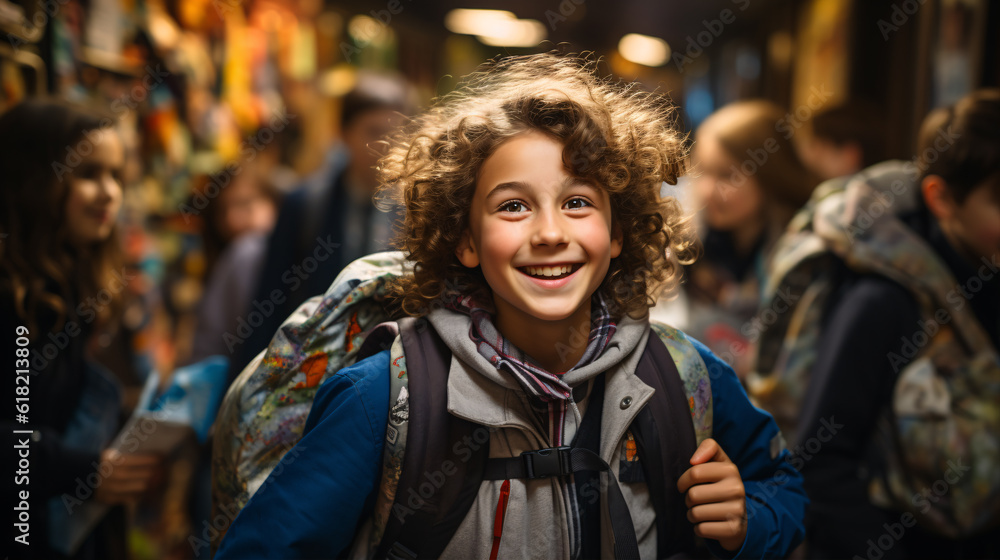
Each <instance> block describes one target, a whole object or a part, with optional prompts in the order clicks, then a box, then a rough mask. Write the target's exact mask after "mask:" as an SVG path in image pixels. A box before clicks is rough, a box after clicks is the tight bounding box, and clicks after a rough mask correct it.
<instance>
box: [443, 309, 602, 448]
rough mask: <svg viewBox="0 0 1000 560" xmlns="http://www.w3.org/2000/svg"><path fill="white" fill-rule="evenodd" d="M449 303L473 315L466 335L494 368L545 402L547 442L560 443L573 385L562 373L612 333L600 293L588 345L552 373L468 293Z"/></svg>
mask: <svg viewBox="0 0 1000 560" xmlns="http://www.w3.org/2000/svg"><path fill="white" fill-rule="evenodd" d="M448 307H449V308H450V309H454V310H455V311H459V312H461V313H465V314H466V315H469V316H470V317H471V318H472V326H471V327H470V328H469V337H470V338H471V339H472V340H473V341H474V342H475V343H476V348H477V349H478V350H479V354H480V355H481V356H483V357H484V358H486V360H487V361H489V362H490V363H491V364H493V365H494V366H495V367H496V368H497V369H500V370H504V371H506V372H507V373H509V374H510V375H512V376H513V377H514V379H516V380H517V382H518V384H519V385H520V386H521V388H522V389H524V392H525V393H526V394H528V395H531V396H533V397H535V398H538V399H540V400H541V401H542V402H544V403H546V404H547V405H548V410H549V414H548V418H549V434H548V435H549V442H550V445H553V446H560V445H565V444H564V443H563V423H564V421H565V419H566V409H567V405H568V404H569V401H570V398H571V393H572V389H571V388H570V386H569V385H567V384H566V382H564V381H563V379H562V376H563V375H565V374H566V373H567V372H568V371H573V370H574V369H577V368H580V367H583V366H585V365H587V364H589V363H590V362H592V361H594V360H595V359H596V358H597V357H598V356H600V355H601V352H603V351H604V348H605V347H606V346H607V345H608V341H609V340H611V337H612V336H613V335H614V334H615V323H614V322H613V321H612V320H611V314H610V313H609V312H608V306H607V305H606V304H605V303H604V299H603V298H602V297H601V296H600V294H594V296H593V299H592V300H591V305H590V336H589V337H588V339H587V348H586V349H585V350H584V353H583V356H582V357H581V358H580V361H579V362H577V364H576V365H575V366H573V367H572V368H570V369H569V370H567V371H566V372H562V373H551V372H549V371H546V370H545V369H544V368H542V367H541V366H539V365H538V364H535V363H533V362H532V361H531V360H530V358H528V356H526V355H525V354H524V353H523V352H522V351H521V350H520V349H518V348H517V347H516V346H514V345H513V344H511V343H510V341H508V340H507V339H506V338H504V336H503V335H502V334H500V331H499V330H497V328H496V325H494V324H493V314H492V313H491V312H490V311H489V310H488V309H487V308H486V307H484V306H483V305H480V304H479V303H478V302H476V301H474V300H473V299H472V298H471V297H469V296H461V295H457V294H456V295H455V297H453V298H450V301H449V302H448Z"/></svg>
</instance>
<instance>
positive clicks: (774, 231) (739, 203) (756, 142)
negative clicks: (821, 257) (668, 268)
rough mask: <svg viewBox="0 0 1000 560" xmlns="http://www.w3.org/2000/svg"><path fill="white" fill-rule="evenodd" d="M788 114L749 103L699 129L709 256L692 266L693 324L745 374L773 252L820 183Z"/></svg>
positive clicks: (698, 184)
mask: <svg viewBox="0 0 1000 560" xmlns="http://www.w3.org/2000/svg"><path fill="white" fill-rule="evenodd" d="M784 115H785V112H784V111H782V110H781V108H780V107H778V106H776V105H774V104H772V103H770V102H768V101H761V100H758V101H742V102H738V103H733V104H731V105H727V106H725V107H723V108H722V109H719V110H718V111H716V112H715V113H713V114H712V115H711V116H709V117H708V118H707V119H706V120H705V122H703V123H702V125H701V126H699V127H698V130H697V131H696V133H695V142H694V149H693V153H692V161H693V162H694V165H695V168H696V171H697V175H696V177H695V179H694V181H693V183H694V188H695V195H696V198H697V199H698V207H699V208H701V214H700V217H701V219H702V221H703V225H704V231H703V233H702V239H703V245H704V257H703V258H702V259H701V260H700V261H699V262H697V263H695V264H694V265H692V266H691V267H689V269H688V282H687V284H686V286H685V288H686V292H687V296H688V299H689V301H690V306H691V310H690V313H689V317H690V318H691V319H690V324H689V325H688V327H687V328H688V330H689V331H690V332H691V334H693V335H694V336H695V337H697V338H699V339H700V340H702V341H704V342H705V344H706V345H707V346H708V347H709V348H710V349H711V350H712V351H713V352H715V353H716V354H717V355H718V356H719V357H721V358H722V359H723V360H725V361H726V362H727V363H728V364H730V365H731V366H733V368H734V369H735V370H736V373H737V375H739V376H740V378H743V376H744V375H745V374H746V373H747V371H748V369H749V363H750V359H751V357H752V355H753V352H752V350H751V349H750V348H749V346H748V345H749V344H750V341H749V340H748V339H747V336H746V326H747V325H748V324H749V323H750V321H751V319H752V318H753V316H754V314H756V313H757V311H758V306H759V304H760V292H761V290H762V289H763V288H764V283H765V281H766V279H765V277H764V270H765V265H766V261H767V258H768V255H769V253H770V249H771V247H772V246H773V244H774V241H775V240H776V239H777V238H778V237H779V236H780V235H781V233H782V231H783V230H784V228H785V225H786V224H787V223H788V221H789V220H790V219H791V217H792V215H793V214H794V213H795V212H796V211H797V210H798V209H799V208H800V207H801V206H802V205H803V204H804V203H805V202H806V201H807V200H808V199H809V194H810V193H811V192H812V189H813V187H814V186H815V185H816V183H817V182H818V180H817V179H816V178H815V177H814V176H813V175H812V174H811V173H810V172H809V171H808V170H807V169H806V168H805V166H804V165H803V164H802V162H801V161H800V160H799V158H798V156H797V155H796V151H795V147H794V146H793V145H792V142H791V140H790V139H789V138H787V137H786V135H785V134H782V133H780V132H779V130H780V128H779V126H778V125H779V122H780V121H781V120H782V119H783V118H784Z"/></svg>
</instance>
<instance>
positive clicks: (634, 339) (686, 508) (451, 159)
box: [218, 55, 806, 559]
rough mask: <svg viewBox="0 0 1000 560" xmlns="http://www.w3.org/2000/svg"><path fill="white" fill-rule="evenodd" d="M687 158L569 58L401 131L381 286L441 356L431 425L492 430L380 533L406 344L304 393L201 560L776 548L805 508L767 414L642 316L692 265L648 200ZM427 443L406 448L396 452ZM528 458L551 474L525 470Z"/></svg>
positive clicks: (388, 502)
mask: <svg viewBox="0 0 1000 560" xmlns="http://www.w3.org/2000/svg"><path fill="white" fill-rule="evenodd" d="M683 156H684V149H683V143H682V139H681V137H680V136H679V134H678V133H677V132H676V130H675V128H674V127H673V123H672V113H671V112H670V109H669V106H668V104H667V103H666V101H665V100H663V99H662V98H661V97H658V96H652V95H650V94H646V93H642V92H639V91H637V90H635V89H633V88H631V87H629V86H623V85H620V84H615V83H612V82H610V81H606V80H601V79H598V78H597V77H596V75H595V69H594V65H593V63H591V62H589V61H587V60H585V59H578V58H572V57H561V56H556V55H536V56H530V57H514V58H509V59H502V60H498V61H495V62H493V63H491V64H488V65H486V66H485V67H484V69H483V71H482V72H480V73H477V74H474V75H472V76H470V77H468V78H467V80H466V82H465V84H464V85H463V87H461V88H460V89H459V90H457V91H456V92H454V93H452V94H449V95H448V96H445V97H444V98H443V99H441V100H439V101H438V102H437V103H436V104H435V106H434V107H432V108H431V109H430V110H429V111H428V112H426V113H425V114H424V115H422V116H420V117H418V118H417V119H415V120H414V121H413V123H411V125H410V126H409V127H408V128H407V129H406V130H404V131H402V132H401V133H399V134H398V135H397V136H396V137H395V138H394V139H393V140H392V141H391V143H390V149H389V151H388V153H387V155H386V156H385V157H384V158H383V159H382V160H381V163H380V170H381V173H382V177H383V181H384V183H385V185H386V188H387V189H388V190H393V191H394V192H396V193H397V194H399V195H400V196H401V197H402V198H403V201H404V203H405V206H406V210H407V212H406V219H405V225H404V228H403V233H402V237H401V240H400V245H401V248H402V249H403V252H404V254H405V255H406V257H407V259H408V260H409V261H410V262H411V263H413V267H412V273H411V274H408V275H405V276H403V277H401V278H400V281H399V283H398V284H397V285H396V287H395V289H396V291H397V295H398V296H399V298H400V302H401V306H402V308H403V309H404V310H405V311H406V312H407V313H408V314H410V315H413V316H419V317H423V318H424V319H423V320H425V321H426V324H428V325H429V326H430V327H431V329H429V330H430V332H431V334H432V338H431V340H432V342H433V344H438V343H440V345H443V346H444V347H445V348H446V349H447V352H448V356H447V359H446V361H445V362H444V364H446V365H445V367H446V368H447V375H446V376H444V378H443V381H442V383H443V384H445V385H446V387H439V388H438V389H439V390H440V391H441V395H442V399H445V397H444V396H446V399H445V400H446V407H447V411H446V415H447V416H449V417H450V418H457V419H460V420H461V421H463V422H468V423H470V424H471V425H472V426H475V427H478V429H479V431H474V432H473V433H474V434H477V435H478V434H481V433H483V434H488V438H487V441H488V444H487V443H484V442H483V441H482V440H480V439H478V438H477V439H475V440H474V441H475V442H477V443H481V444H483V445H485V446H486V449H485V451H486V455H487V456H488V459H485V467H483V468H482V470H481V471H476V470H475V469H470V470H469V471H468V472H467V473H466V474H465V475H464V476H455V475H452V476H450V477H448V476H445V475H448V474H449V473H451V472H453V471H452V470H451V468H450V467H453V466H454V465H452V464H451V463H450V462H443V463H433V464H432V467H433V466H434V465H440V467H435V468H431V469H429V470H428V471H426V482H431V481H435V482H434V485H435V486H442V487H443V488H442V492H444V493H445V494H448V493H449V492H451V493H454V492H456V491H458V493H466V491H468V493H470V495H469V501H468V506H467V508H468V509H467V511H464V510H463V511H456V510H446V511H434V512H430V513H431V515H432V517H433V518H434V519H435V520H436V521H435V523H433V524H431V525H430V526H429V527H428V529H427V530H426V531H425V532H424V533H423V534H417V535H416V536H415V538H411V539H410V540H406V541H405V542H403V540H404V539H402V538H400V540H398V541H396V542H391V543H388V542H382V541H385V539H382V538H381V534H382V533H381V530H382V529H383V528H384V527H385V526H384V525H383V524H380V523H379V521H378V520H379V516H380V512H388V511H391V512H392V515H393V516H394V517H395V518H396V520H397V521H398V522H399V523H401V524H402V525H404V529H405V525H406V524H407V523H410V524H413V523H416V521H414V520H413V519H416V517H415V518H411V519H409V520H407V518H406V515H400V512H408V511H410V510H408V509H407V508H406V507H404V506H411V507H413V508H416V509H420V508H421V504H420V503H419V500H417V501H412V500H411V501H410V502H404V500H405V499H406V497H407V492H406V491H404V489H403V484H402V482H400V481H401V480H403V479H404V478H405V476H404V477H400V475H399V472H398V471H396V472H395V477H396V478H395V483H399V485H400V486H399V489H398V492H397V487H396V484H395V483H390V484H387V483H386V480H387V478H386V477H388V480H390V481H391V480H392V474H393V473H381V474H379V471H380V470H381V467H382V447H383V437H382V436H383V434H387V432H386V426H387V422H391V423H392V424H391V426H390V427H395V426H396V423H395V422H396V421H397V418H393V419H391V420H387V418H386V416H387V411H388V410H389V408H390V399H389V398H388V393H389V386H390V382H389V380H388V378H389V377H390V376H389V375H387V372H388V371H390V370H391V371H394V372H395V371H399V373H398V376H402V375H409V376H410V377H411V381H410V383H411V386H412V385H413V384H415V383H416V382H417V379H416V378H415V377H413V376H414V373H415V372H414V368H413V367H411V368H410V370H409V373H408V374H407V372H406V371H402V370H396V369H392V368H393V367H397V368H398V367H399V366H398V363H400V360H403V359H407V358H408V359H410V360H415V358H416V356H414V355H408V354H400V352H399V345H400V344H402V345H403V346H405V335H404V337H403V341H402V342H400V339H397V342H396V343H395V344H394V346H393V349H392V350H390V351H383V352H381V353H378V354H376V355H374V356H372V357H371V358H368V359H366V360H363V361H360V362H358V363H357V364H356V365H355V366H353V367H349V368H345V369H343V370H341V371H340V372H338V373H337V374H336V375H334V376H332V377H331V378H330V379H329V380H328V381H327V382H326V383H325V384H324V385H323V386H322V387H321V389H320V391H319V393H318V395H317V397H316V405H315V407H314V408H313V410H312V412H311V413H310V417H309V420H308V421H307V424H306V432H305V435H304V436H303V438H302V440H301V442H300V444H299V445H300V446H301V447H302V448H304V449H305V450H307V451H305V452H304V453H302V454H300V455H298V456H297V457H295V459H294V460H288V461H285V460H283V461H282V464H281V471H282V472H281V475H280V476H277V475H275V474H272V476H271V477H270V478H269V479H268V481H267V482H266V483H265V484H266V486H267V488H266V491H262V492H259V493H257V494H256V495H254V496H253V498H252V499H251V500H250V502H249V503H248V504H247V506H246V508H245V509H244V510H243V511H242V512H241V513H240V515H239V517H238V518H237V519H236V521H235V523H234V524H233V526H232V527H231V528H230V531H229V533H228V535H227V537H226V539H225V540H224V541H223V543H222V548H221V549H220V552H219V556H218V557H219V558H237V557H238V558H244V557H332V556H345V555H348V554H350V555H351V556H355V557H372V556H373V555H382V553H384V552H385V551H386V550H388V551H389V556H391V557H412V558H418V557H437V556H440V557H445V558H468V557H477V558H491V559H495V558H499V557H504V558H596V557H612V556H614V557H619V558H627V557H629V558H631V557H643V558H651V557H664V556H670V555H674V554H678V553H686V554H690V553H692V552H693V551H694V550H695V546H696V545H695V536H698V537H702V538H704V539H706V544H707V546H708V548H709V549H710V550H711V551H712V552H713V553H714V554H716V555H718V556H721V557H727V558H730V557H754V558H758V557H773V556H782V555H785V554H787V553H788V552H789V551H790V550H791V549H792V547H794V546H795V545H796V544H797V542H798V541H799V540H800V539H801V536H802V525H801V522H802V516H803V511H804V507H805V503H806V500H805V497H804V495H803V493H802V490H801V479H800V477H799V476H798V474H797V472H795V471H794V469H791V468H786V464H785V458H786V457H787V451H785V450H784V449H783V448H782V447H781V445H780V436H779V435H778V430H777V427H776V426H775V424H774V422H773V420H772V419H771V418H770V416H768V415H767V414H766V413H764V412H762V411H760V410H758V409H755V408H754V407H753V406H752V405H751V404H750V403H749V401H748V399H747V397H746V395H745V393H744V392H743V390H742V388H741V386H740V384H739V382H738V381H737V379H736V377H735V375H734V374H733V372H732V370H731V369H730V368H728V366H726V365H725V364H724V363H723V362H721V361H720V360H719V359H718V358H716V357H715V356H713V355H712V354H711V352H709V351H708V350H707V349H705V347H704V346H702V345H700V344H699V343H697V342H695V341H692V340H689V339H687V338H686V337H685V336H684V335H683V333H680V332H679V331H675V330H673V329H670V328H669V327H665V326H662V325H657V326H655V327H653V328H651V325H650V322H649V320H648V309H649V306H650V304H651V302H653V301H654V300H655V298H654V297H653V296H654V295H655V294H656V292H657V290H658V289H659V288H662V287H669V285H670V284H671V283H673V282H675V281H676V277H677V275H678V272H679V261H680V260H687V259H688V258H689V256H690V254H691V248H692V240H693V238H692V233H691V232H690V228H689V227H688V225H687V223H686V221H685V220H684V218H683V216H682V215H681V214H680V212H679V207H678V205H677V203H676V201H674V200H673V199H661V198H660V196H659V191H660V186H661V184H662V182H663V181H668V182H675V181H676V177H677V175H678V174H679V173H681V172H682V170H683V169H682V163H681V162H682V160H683ZM322 307H323V306H322V305H321V306H320V308H322ZM401 328H402V327H401ZM430 346H432V344H428V345H427V346H426V347H425V348H427V347H430ZM411 348H412V347H411ZM426 351H427V352H431V353H432V351H431V350H426ZM421 352H424V350H421ZM414 363H415V361H414V362H413V363H411V364H410V365H411V366H412V365H414ZM390 364H394V365H390ZM650 372H652V373H650ZM698 372H701V373H700V374H699V373H698ZM650 375H651V376H652V377H650ZM393 377H396V376H393ZM644 380H645V381H644ZM647 381H648V382H649V383H647ZM650 383H652V385H655V386H656V388H654V386H652V385H651V384H650ZM406 406H407V403H406V401H405V399H403V397H402V396H400V399H399V400H397V401H396V404H395V405H394V406H393V407H392V410H393V415H394V416H398V417H403V416H405V415H406V414H409V413H411V412H412V411H413V410H412V408H411V409H407V408H406ZM442 406H444V405H442ZM667 407H673V410H674V411H675V415H674V416H670V415H669V411H668V410H666V408H667ZM689 408H690V411H689V410H688V409H689ZM664 419H666V420H664ZM674 421H676V422H674ZM415 426H416V424H414V423H412V418H411V423H410V426H409V429H410V430H413V429H415ZM361 427H363V428H362V432H363V433H358V432H357V431H352V430H356V429H358V428H361ZM482 427H485V428H488V431H487V432H484V431H482V430H481V428H482ZM389 433H392V431H391V430H390V432H389ZM413 437H414V435H413V434H412V433H411V434H410V436H409V438H411V440H412V438H413ZM671 438H674V439H671ZM359 440H360V441H359ZM385 440H386V442H387V443H386V444H385V445H386V446H390V447H391V445H392V444H393V443H394V442H395V438H394V437H386V438H385ZM469 441H470V440H459V441H456V442H455V445H454V446H452V445H450V444H449V445H448V446H446V447H447V448H449V449H457V447H458V446H460V445H463V444H464V445H467V444H468V443H469ZM661 441H663V442H675V443H677V445H676V446H671V445H669V444H668V445H662V444H657V443H656V442H661ZM423 452H424V450H422V449H413V448H411V447H410V444H409V443H408V444H407V455H406V456H405V459H407V460H408V459H409V458H410V457H409V454H410V453H423ZM546 457H549V458H551V457H557V458H558V461H557V467H556V468H555V469H554V470H553V469H550V468H549V467H545V468H544V469H543V468H542V467H541V466H539V469H541V470H545V471H546V472H540V471H537V470H535V471H533V469H532V467H531V465H533V464H536V466H537V465H539V464H540V463H533V462H532V461H531V459H532V458H534V459H535V460H536V461H543V458H546ZM407 464H409V463H403V469H404V470H405V469H406V468H407V466H406V465H407ZM331 465H336V468H335V469H333V470H334V471H335V473H334V472H331V469H332V467H331ZM446 466H449V468H447V469H446V468H445V467H446ZM445 471H449V472H445ZM439 472H442V473H444V474H442V475H441V476H438V474H437V473H439ZM463 472H466V471H463ZM275 473H277V469H275ZM462 478H464V479H466V480H460V479H462ZM470 479H471V480H472V482H473V483H472V484H471V485H470V484H469V480H470ZM380 480H381V481H382V482H381V483H380V482H379V481H380ZM420 480H421V482H424V480H423V478H421V479H420ZM437 482H440V483H441V484H437ZM419 488H420V492H421V496H423V494H422V493H423V492H424V486H420V487H419ZM428 488H429V487H428ZM459 489H460V491H459ZM409 491H410V492H412V491H413V488H412V487H411V488H410V489H409ZM429 492H430V490H429ZM431 493H433V492H431ZM424 497H426V498H427V500H431V498H430V496H424ZM390 508H391V510H390ZM424 509H427V508H424ZM275 512H282V513H281V514H280V515H276V514H275ZM373 513H374V515H375V520H374V521H371V520H370V518H371V517H372V515H373ZM455 516H457V517H458V519H457V520H455V521H456V522H455V523H454V525H453V526H452V528H451V530H450V531H451V532H450V533H449V534H446V535H444V536H443V538H442V536H441V535H440V534H439V533H440V532H441V531H442V530H441V529H440V527H441V526H442V525H445V524H446V523H445V521H447V519H448V518H449V517H455ZM392 523H393V521H392V520H391V519H390V521H389V525H390V526H391V525H392ZM412 526H413V525H411V527H412ZM265 529H266V530H265ZM388 533H389V531H387V533H386V534H388ZM404 533H405V530H404ZM411 537H412V535H411ZM386 538H388V537H386ZM438 541H440V546H438V547H437V548H434V546H435V545H433V544H430V543H434V542H438Z"/></svg>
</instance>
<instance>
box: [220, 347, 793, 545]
mask: <svg viewBox="0 0 1000 560" xmlns="http://www.w3.org/2000/svg"><path fill="white" fill-rule="evenodd" d="M694 344H695V347H696V348H697V350H698V352H699V354H700V355H701V357H702V359H703V360H704V361H705V364H706V366H707V367H708V371H709V373H710V378H711V388H712V398H713V417H714V419H713V432H714V435H713V437H714V439H715V440H716V441H717V442H718V443H719V444H720V445H721V446H722V448H723V449H724V450H725V452H726V454H727V455H728V456H729V457H730V459H732V461H733V462H734V463H735V464H736V465H737V467H738V468H739V470H740V474H741V476H742V478H743V481H744V487H745V490H746V495H747V516H748V523H747V536H746V541H745V542H744V545H743V548H742V549H741V550H740V551H738V552H737V553H736V554H732V553H729V552H727V551H725V550H724V549H722V548H721V547H720V546H719V545H718V544H717V543H715V542H714V541H708V545H709V548H710V549H711V550H712V552H713V554H715V555H717V556H719V557H723V558H771V557H780V556H785V555H787V554H788V553H790V552H791V550H792V549H793V548H794V547H795V546H796V545H797V544H798V543H799V542H801V540H802V538H803V536H804V528H803V516H804V513H805V507H806V504H807V503H808V500H807V499H806V496H805V493H804V491H803V488H802V478H801V476H800V475H799V473H798V471H796V470H795V469H794V468H792V467H791V466H789V465H788V463H787V462H786V458H787V457H788V456H789V453H788V451H787V450H785V449H784V447H783V441H782V440H781V436H780V434H779V433H778V428H777V426H776V425H775V423H774V421H773V419H772V418H771V416H770V415H769V414H767V413H766V412H763V411H761V410H760V409H757V408H755V407H754V406H753V405H752V404H751V403H750V401H749V399H748V398H747V396H746V393H745V392H744V390H743V388H742V386H741V385H740V383H739V380H738V379H737V378H736V375H735V374H734V373H733V371H732V369H731V368H730V367H729V366H728V365H727V364H725V363H724V362H722V361H721V360H719V359H718V358H717V357H716V356H715V355H714V354H712V353H711V352H710V351H709V350H708V349H707V348H705V347H704V346H703V345H702V344H700V343H698V342H696V341H695V342H694ZM388 370H389V352H388V351H384V352H382V353H380V354H377V355H375V356H372V357H370V358H368V359H366V360H364V361H361V362H358V363H357V364H355V365H353V366H351V367H348V368H345V369H343V370H341V371H340V372H338V373H337V374H336V375H334V376H333V377H331V378H330V379H329V380H328V381H326V382H325V383H324V384H323V386H322V387H321V388H320V390H319V392H318V394H317V397H316V400H315V403H314V406H313V409H312V412H311V413H310V415H309V419H308V420H307V422H306V427H305V434H304V436H303V438H302V439H301V440H300V442H299V443H298V445H297V446H296V447H295V448H294V449H292V450H291V451H290V452H289V453H288V454H287V455H286V456H285V457H284V459H282V461H281V463H279V465H278V467H277V468H276V469H275V470H274V471H273V472H272V474H271V475H270V476H269V477H268V478H267V480H266V481H265V482H264V484H263V486H262V487H261V489H260V490H258V492H257V493H256V494H254V496H253V497H252V498H251V500H250V501H249V502H248V503H247V505H246V507H245V508H244V509H243V510H242V512H241V513H240V514H239V515H238V516H237V518H236V520H235V521H234V523H233V524H232V526H231V527H230V529H229V532H228V534H227V535H226V537H225V539H224V540H223V542H222V545H221V547H220V550H219V553H218V555H217V556H216V558H219V559H227V558H240V559H246V558H324V557H325V558H329V557H335V556H343V555H346V554H347V551H348V550H349V547H350V545H351V543H352V541H353V539H354V536H355V531H356V530H357V529H358V528H359V527H360V526H361V524H362V523H363V522H364V521H366V520H367V519H368V518H369V517H370V515H371V514H372V510H373V506H374V502H375V495H376V493H377V492H378V485H379V480H380V471H381V466H382V446H383V440H384V436H385V430H386V423H387V416H388V410H389V375H387V372H388Z"/></svg>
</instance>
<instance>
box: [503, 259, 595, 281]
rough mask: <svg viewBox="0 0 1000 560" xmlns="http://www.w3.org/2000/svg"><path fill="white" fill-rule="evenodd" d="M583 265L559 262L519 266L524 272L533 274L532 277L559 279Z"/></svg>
mask: <svg viewBox="0 0 1000 560" xmlns="http://www.w3.org/2000/svg"><path fill="white" fill-rule="evenodd" d="M581 266H583V265H582V264H580V263H576V264H558V265H554V266H521V267H518V270H520V271H521V272H522V273H524V274H527V275H528V276H531V277H532V278H541V279H543V280H558V279H560V278H565V277H567V276H569V275H570V274H573V273H574V272H576V271H577V270H580V267H581Z"/></svg>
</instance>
